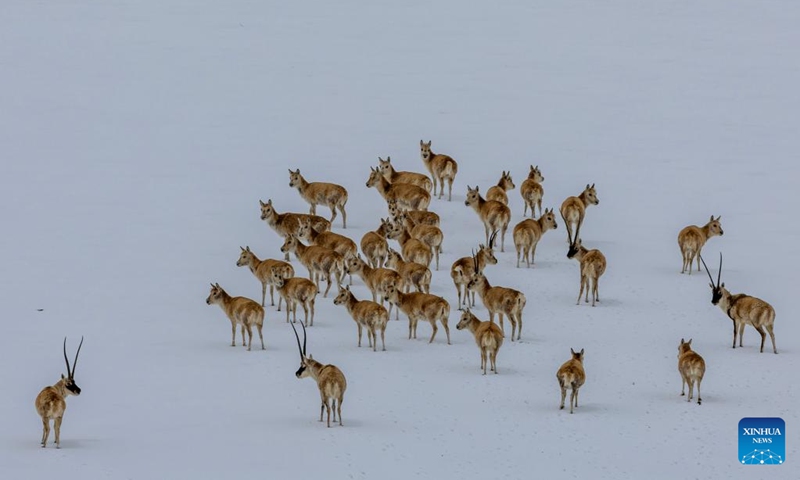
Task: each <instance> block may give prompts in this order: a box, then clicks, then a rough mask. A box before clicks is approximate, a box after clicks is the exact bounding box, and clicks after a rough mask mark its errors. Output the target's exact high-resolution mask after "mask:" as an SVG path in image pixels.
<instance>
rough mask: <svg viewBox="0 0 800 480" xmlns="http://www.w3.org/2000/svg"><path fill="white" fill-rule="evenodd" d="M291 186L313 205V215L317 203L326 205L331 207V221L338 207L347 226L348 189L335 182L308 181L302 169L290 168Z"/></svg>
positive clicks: (344, 224)
mask: <svg viewBox="0 0 800 480" xmlns="http://www.w3.org/2000/svg"><path fill="white" fill-rule="evenodd" d="M289 186H290V187H292V188H296V189H297V191H298V192H299V193H300V196H301V197H303V200H305V201H306V202H308V204H309V205H311V208H310V211H309V213H311V215H316V214H317V205H326V206H327V207H328V208H330V209H331V219H330V222H331V224H333V221H334V220H335V219H336V209H337V208H338V209H339V211H340V212H342V228H347V212H345V210H344V207H345V205H346V204H347V190H346V189H345V188H344V187H343V186H341V185H336V184H335V183H326V182H311V183H309V182H307V181H306V179H305V178H303V176H302V175H300V169H299V168H298V169H297V170H296V171H294V172H293V171H292V170H291V169H289Z"/></svg>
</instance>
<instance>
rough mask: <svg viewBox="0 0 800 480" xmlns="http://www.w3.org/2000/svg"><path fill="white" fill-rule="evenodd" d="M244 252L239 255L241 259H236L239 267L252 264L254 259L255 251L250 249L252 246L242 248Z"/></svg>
mask: <svg viewBox="0 0 800 480" xmlns="http://www.w3.org/2000/svg"><path fill="white" fill-rule="evenodd" d="M239 248H241V249H242V253H241V254H240V255H239V260H237V261H236V266H237V267H244V266H245V265H250V264H251V263H252V261H253V252H251V251H250V246H248V247H247V248H242V247H239Z"/></svg>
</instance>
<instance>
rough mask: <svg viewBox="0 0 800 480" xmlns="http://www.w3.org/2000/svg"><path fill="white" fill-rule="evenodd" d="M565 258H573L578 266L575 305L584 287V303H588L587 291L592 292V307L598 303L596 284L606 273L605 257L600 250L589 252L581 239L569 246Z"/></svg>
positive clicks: (598, 296) (578, 303) (579, 302)
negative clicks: (578, 282) (578, 281)
mask: <svg viewBox="0 0 800 480" xmlns="http://www.w3.org/2000/svg"><path fill="white" fill-rule="evenodd" d="M567 258H574V259H575V260H577V261H578V263H579V264H580V270H581V290H580V292H578V301H577V302H576V303H575V305H580V304H581V295H583V289H584V287H586V303H589V289H591V290H592V306H593V307H594V303H595V302H599V301H600V294H599V293H598V290H597V283H598V282H599V281H600V276H601V275H603V273H604V272H605V271H606V257H605V255H603V253H602V252H601V251H600V250H597V249H592V250H589V249H587V248H586V247H584V246H583V244H582V243H581V239H580V238H578V239H577V241H576V242H575V243H572V244H571V245H570V246H569V251H568V252H567Z"/></svg>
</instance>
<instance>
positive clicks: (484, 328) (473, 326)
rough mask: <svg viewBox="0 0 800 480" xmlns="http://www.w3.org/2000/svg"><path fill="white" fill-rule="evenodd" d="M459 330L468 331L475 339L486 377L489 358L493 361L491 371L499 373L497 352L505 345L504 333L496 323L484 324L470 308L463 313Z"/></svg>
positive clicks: (457, 326)
mask: <svg viewBox="0 0 800 480" xmlns="http://www.w3.org/2000/svg"><path fill="white" fill-rule="evenodd" d="M456 328H457V329H458V330H463V329H465V328H466V329H467V330H469V331H470V332H472V335H473V336H474V337H475V343H477V344H478V348H479V349H480V350H481V369H483V374H484V375H486V363H487V362H486V360H487V357H488V359H489V361H491V363H492V366H491V371H493V372H494V373H497V352H498V351H499V350H500V347H501V346H502V345H503V332H502V330H500V327H498V326H497V324H496V323H494V322H482V321H480V320H478V317H476V316H475V315H473V314H472V312H470V311H469V308H467V309H466V310H464V312H463V313H461V320H459V322H458V325H456Z"/></svg>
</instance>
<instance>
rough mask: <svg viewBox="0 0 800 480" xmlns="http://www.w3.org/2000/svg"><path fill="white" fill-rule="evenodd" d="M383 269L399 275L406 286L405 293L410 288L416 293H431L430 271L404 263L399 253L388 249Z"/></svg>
mask: <svg viewBox="0 0 800 480" xmlns="http://www.w3.org/2000/svg"><path fill="white" fill-rule="evenodd" d="M384 267H386V268H391V269H392V270H394V271H396V272H397V273H399V274H400V277H401V278H402V279H403V283H404V284H405V286H406V288H405V293H408V292H409V290H411V287H412V286H413V287H414V288H416V289H417V291H418V292H422V293H431V270H430V268H428V267H426V266H425V265H420V264H419V263H416V262H406V261H405V260H403V257H402V256H401V255H400V253H399V252H397V251H395V250H392V249H391V248H390V249H389V255H388V256H387V257H386V263H385V264H384Z"/></svg>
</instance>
